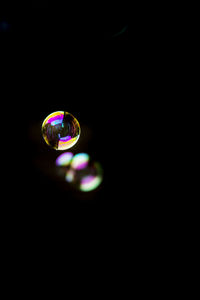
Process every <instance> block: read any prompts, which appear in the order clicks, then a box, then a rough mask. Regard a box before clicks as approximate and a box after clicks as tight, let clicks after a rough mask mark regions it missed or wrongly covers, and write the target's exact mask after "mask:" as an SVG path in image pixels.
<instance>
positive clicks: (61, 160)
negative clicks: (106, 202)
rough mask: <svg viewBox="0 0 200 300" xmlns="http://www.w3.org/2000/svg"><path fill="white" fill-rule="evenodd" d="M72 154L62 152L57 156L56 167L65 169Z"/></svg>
mask: <svg viewBox="0 0 200 300" xmlns="http://www.w3.org/2000/svg"><path fill="white" fill-rule="evenodd" d="M73 156H74V154H73V153H72V152H64V153H62V154H61V155H59V156H58V157H57V159H56V166H58V167H59V166H60V167H67V166H69V165H70V163H71V160H72V157H73Z"/></svg>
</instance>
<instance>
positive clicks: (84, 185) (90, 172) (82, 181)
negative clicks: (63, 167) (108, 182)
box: [65, 153, 103, 192]
mask: <svg viewBox="0 0 200 300" xmlns="http://www.w3.org/2000/svg"><path fill="white" fill-rule="evenodd" d="M65 180H66V181H67V182H68V183H71V184H72V185H73V187H75V188H76V189H78V190H80V191H82V192H89V191H92V190H94V189H96V188H97V187H98V186H99V185H100V184H101V182H102V180H103V170H102V167H101V165H100V164H99V163H98V162H96V161H93V160H91V158H90V156H89V155H88V154H87V153H79V154H76V155H75V156H74V157H73V158H72V160H71V164H70V168H69V169H68V170H67V172H66V175H65Z"/></svg>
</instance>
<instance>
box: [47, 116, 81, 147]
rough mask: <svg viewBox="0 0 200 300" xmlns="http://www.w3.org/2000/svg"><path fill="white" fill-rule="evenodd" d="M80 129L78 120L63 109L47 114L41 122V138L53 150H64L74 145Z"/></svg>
mask: <svg viewBox="0 0 200 300" xmlns="http://www.w3.org/2000/svg"><path fill="white" fill-rule="evenodd" d="M80 131H81V130H80V125H79V122H78V120H77V119H76V118H75V117H74V116H73V115H72V114H70V113H68V112H64V111H57V112H54V113H52V114H50V115H48V116H47V117H46V119H45V120H44V122H43V124H42V135H43V138H44V140H45V142H46V143H47V145H49V146H50V147H52V148H53V149H55V150H66V149H69V148H71V147H72V146H74V145H75V144H76V143H77V141H78V139H79V137H80Z"/></svg>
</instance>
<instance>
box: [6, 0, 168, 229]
mask: <svg viewBox="0 0 200 300" xmlns="http://www.w3.org/2000/svg"><path fill="white" fill-rule="evenodd" d="M151 13H152V12H151ZM1 19H2V20H6V21H7V22H8V23H9V24H10V25H9V28H8V30H6V31H4V32H1V62H2V69H1V74H2V79H1V116H2V127H1V139H2V153H3V154H2V174H3V180H2V189H3V191H4V189H5V193H4V194H3V192H2V194H3V195H4V196H3V197H4V198H5V201H3V202H2V205H3V206H5V207H6V208H5V209H6V211H7V213H9V214H10V213H12V215H15V216H16V215H17V216H20V218H19V219H22V220H26V222H28V223H31V224H36V223H40V222H42V223H43V222H44V223H46V222H47V223H48V224H49V226H54V225H55V223H57V222H58V223H59V222H67V220H70V221H72V224H73V225H72V227H73V226H79V225H80V224H83V223H87V222H88V223H90V224H91V223H93V222H94V223H97V224H99V226H100V227H101V226H105V224H108V223H111V224H115V226H116V227H115V228H120V227H121V226H122V225H123V226H125V227H123V228H126V229H128V227H129V225H125V224H128V223H129V222H132V221H133V220H134V222H135V224H140V225H138V226H139V227H140V226H146V225H147V223H148V221H149V220H151V221H150V222H153V220H152V217H151V215H152V213H153V214H154V213H155V211H157V209H158V207H159V206H160V205H161V204H160V201H158V199H160V197H161V195H162V197H165V190H164V195H163V191H162V192H161V189H160V187H161V185H162V178H159V174H160V169H161V168H162V164H163V161H162V157H160V156H162V155H161V154H160V153H161V150H162V148H163V146H164V145H163V144H162V142H159V143H158V139H159V137H160V136H161V134H162V133H161V129H159V127H158V124H159V121H160V119H162V117H163V116H164V106H165V104H163V102H162V103H161V102H160V99H159V97H160V90H161V85H162V80H161V79H160V78H159V76H160V74H161V71H160V69H161V68H162V57H160V56H159V55H160V54H159V52H160V50H161V48H162V47H163V45H162V43H160V42H159V43H158V42H157V41H158V39H159V36H160V33H161V32H160V31H158V27H157V24H155V21H154V18H153V16H152V14H150V13H149V7H148V6H147V5H146V6H144V7H143V6H142V5H138V4H137V3H134V5H133V6H131V7H130V6H128V5H127V4H126V3H125V2H123V3H122V2H121V3H120V4H119V5H118V4H111V3H110V4H109V5H108V4H101V5H100V4H99V5H98V4H95V5H94V6H93V7H90V6H89V5H88V6H87V5H85V4H84V5H83V4H81V5H80V6H78V7H77V5H76V4H67V5H66V6H64V5H63V4H61V3H58V4H56V5H55V4H51V3H50V2H49V3H48V4H47V3H46V4H44V3H43V4H42V2H40V4H39V2H38V3H36V2H34V4H33V3H32V4H29V5H25V6H24V5H22V4H21V5H20V4H19V3H18V4H15V5H13V4H9V3H8V2H7V5H6V6H5V7H3V6H2V8H1ZM125 26H127V30H126V31H125V32H124V33H123V34H121V35H119V36H116V37H113V35H115V34H116V33H117V32H119V31H120V30H121V29H122V28H124V27H125ZM155 28H157V30H156V32H155ZM155 55H157V58H156V59H157V61H156V62H155ZM159 58H160V63H158V61H159ZM165 97H166V95H165V94H164V95H163V99H165ZM57 110H65V111H69V112H70V113H72V114H73V115H74V116H75V117H76V118H77V119H78V120H79V122H80V125H81V128H82V135H81V138H80V141H79V142H78V143H77V145H76V146H74V148H73V149H72V150H73V151H75V152H76V153H77V152H87V153H89V154H90V155H91V156H92V157H93V158H94V159H95V160H97V161H99V162H100V163H101V164H102V167H103V170H104V180H103V183H102V185H101V186H100V187H99V188H98V189H97V190H95V191H92V192H90V193H81V192H75V191H73V190H68V189H67V190H66V187H65V184H64V183H63V182H61V181H60V179H58V178H57V177H56V176H54V175H53V174H52V169H51V168H50V170H49V169H48V167H47V166H48V163H46V165H45V161H48V162H49V164H52V162H54V161H55V158H56V157H57V156H58V152H57V151H54V150H51V149H49V148H48V146H47V145H46V144H45V143H44V141H43V139H42V136H41V131H40V127H41V123H42V121H43V120H44V118H45V117H46V116H47V115H48V114H50V113H51V112H54V111H57ZM158 110H159V113H157V112H158ZM155 131H156V134H155ZM155 157H156V160H159V158H160V163H157V162H155V161H156V160H155ZM158 178H159V179H158ZM160 209H161V212H160V216H161V218H162V214H163V208H161V207H160ZM150 212H151V213H150ZM30 220H31V221H30ZM36 220H37V221H36ZM74 220H76V221H74ZM88 220H89V221H88ZM141 220H142V221H141ZM23 222H24V221H23ZM32 222H33V223H32ZM54 222H55V223H54ZM138 222H139V223H138ZM53 224H54V225H53ZM77 224H78V225H77ZM144 224H145V225H144Z"/></svg>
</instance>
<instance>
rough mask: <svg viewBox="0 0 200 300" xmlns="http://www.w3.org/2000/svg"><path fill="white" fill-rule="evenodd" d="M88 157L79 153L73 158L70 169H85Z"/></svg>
mask: <svg viewBox="0 0 200 300" xmlns="http://www.w3.org/2000/svg"><path fill="white" fill-rule="evenodd" d="M89 159H90V157H89V155H88V154H87V153H79V154H76V155H75V156H74V159H73V160H72V163H71V167H72V168H73V169H75V170H81V169H84V168H86V167H87V165H88V162H89Z"/></svg>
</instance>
